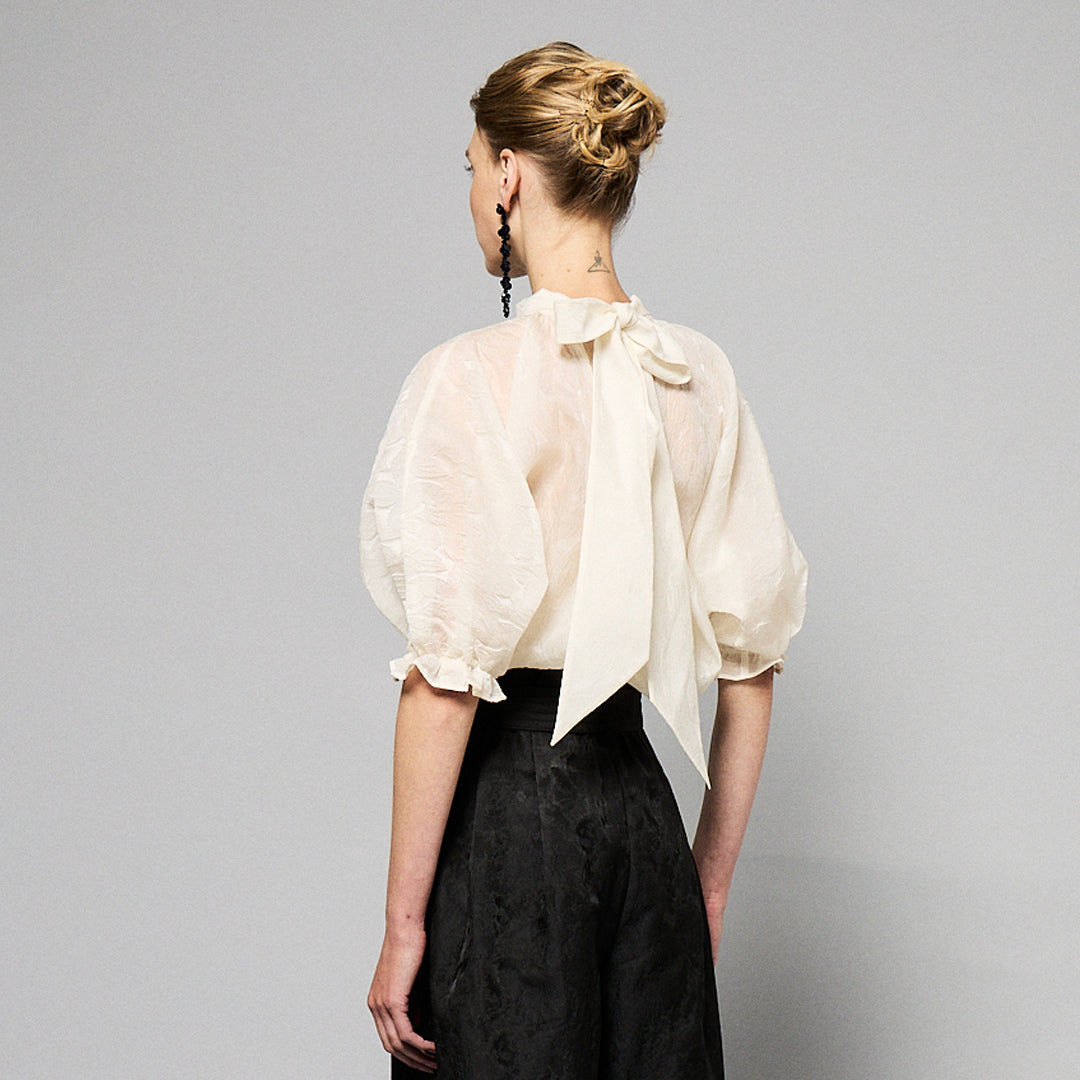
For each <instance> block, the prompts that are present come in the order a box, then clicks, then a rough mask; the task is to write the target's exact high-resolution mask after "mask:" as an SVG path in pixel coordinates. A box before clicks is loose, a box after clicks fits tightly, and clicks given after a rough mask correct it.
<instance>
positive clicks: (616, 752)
mask: <svg viewBox="0 0 1080 1080" xmlns="http://www.w3.org/2000/svg"><path fill="white" fill-rule="evenodd" d="M561 676H562V672H561V671H557V670H539V669H532V668H517V669H513V670H511V671H508V672H507V673H506V675H504V676H502V677H501V678H500V680H499V682H500V685H501V686H502V687H503V690H504V692H505V693H506V695H507V700H506V701H505V702H500V703H499V704H497V705H492V704H491V703H489V702H485V701H481V702H480V704H479V707H478V709H477V712H476V720H475V723H474V725H473V731H472V734H471V736H470V739H469V745H468V749H467V750H466V753H465V759H464V762H463V765H462V771H461V778H460V780H459V783H458V787H457V791H456V794H455V796H454V803H453V807H452V809H451V811H450V817H449V820H448V822H447V828H446V834H445V837H444V839H443V845H442V851H441V854H440V856H439V863H438V869H437V871H436V877H435V883H434V887H433V890H432V895H431V900H430V903H429V906H428V917H427V933H428V949H427V955H426V958H425V963H424V966H423V967H422V968H421V972H420V976H419V978H418V979H417V984H416V986H415V987H414V992H413V999H412V1003H411V1005H410V1014H411V1016H412V1019H413V1023H414V1026H415V1027H416V1029H417V1030H418V1031H419V1032H420V1033H421V1034H422V1035H424V1036H426V1037H428V1038H431V1039H433V1040H434V1042H435V1054H436V1061H437V1065H438V1072H437V1077H438V1080H721V1078H722V1077H723V1071H724V1068H723V1058H722V1052H721V1042H720V1017H719V1011H718V1006H717V999H716V983H715V980H714V974H713V965H712V955H711V951H710V946H709V930H708V924H707V921H706V917H705V907H704V903H703V900H702V895H701V886H700V883H699V880H698V876H697V871H696V868H695V865H694V860H693V856H692V854H691V852H690V847H689V845H688V843H687V839H686V832H685V830H684V828H683V824H682V819H681V817H680V816H679V811H678V807H677V805H676V803H675V799H674V796H673V795H672V792H671V787H670V785H669V784H668V781H667V778H666V777H665V775H664V772H663V769H662V768H661V766H660V763H659V762H658V761H657V759H656V755H655V753H654V752H653V749H652V746H651V745H650V743H649V741H648V739H647V737H646V735H645V733H644V731H643V730H642V723H641V695H640V693H639V692H638V691H636V690H634V689H633V688H632V687H630V686H629V685H627V686H624V687H623V688H622V689H621V690H619V691H618V692H617V693H616V694H614V695H612V697H611V698H609V699H608V700H607V701H606V702H605V703H604V704H603V705H602V706H600V708H599V709H597V710H596V711H595V712H593V713H591V714H590V715H589V716H588V717H586V719H585V720H583V721H582V722H581V724H580V725H579V726H578V727H577V728H575V729H574V730H573V731H571V733H570V734H568V735H566V736H564V737H563V738H562V739H561V740H560V741H559V742H558V744H556V745H555V746H550V745H549V743H550V740H551V731H552V728H553V726H554V720H555V709H556V705H557V702H558V696H559V682H560V679H561ZM391 1075H392V1077H395V1078H400V1080H405V1078H415V1077H419V1076H421V1075H423V1074H421V1073H418V1072H416V1071H414V1070H412V1069H409V1068H408V1067H406V1066H403V1065H402V1064H401V1063H400V1062H397V1061H394V1063H393V1067H392V1070H391Z"/></svg>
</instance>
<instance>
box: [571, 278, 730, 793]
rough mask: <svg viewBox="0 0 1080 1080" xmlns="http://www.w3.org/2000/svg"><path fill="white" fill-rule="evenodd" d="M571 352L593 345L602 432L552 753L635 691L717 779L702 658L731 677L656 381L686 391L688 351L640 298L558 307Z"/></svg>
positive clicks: (591, 472)
mask: <svg viewBox="0 0 1080 1080" xmlns="http://www.w3.org/2000/svg"><path fill="white" fill-rule="evenodd" d="M551 306H552V311H553V313H554V317H555V335H556V338H557V340H558V341H559V343H560V344H563V345H585V344H587V343H588V342H592V434H591V441H590V450H589V467H588V479H587V486H586V491H585V519H584V526H583V529H582V535H581V558H580V562H579V567H578V577H577V588H576V591H575V594H574V601H573V607H572V609H571V616H570V629H569V637H568V641H567V648H566V659H565V661H564V664H563V676H562V690H561V693H560V696H559V706H558V712H557V714H556V719H555V730H554V732H553V734H552V739H551V741H552V744H554V743H555V742H557V741H558V740H559V739H561V738H562V736H563V735H565V734H566V733H567V732H568V731H570V730H571V729H572V728H573V726H574V725H575V724H576V723H577V722H578V721H579V720H581V719H582V717H584V716H586V715H587V714H588V713H590V712H591V711H592V710H593V709H595V708H596V707H597V706H598V705H600V704H601V703H602V702H603V701H605V700H606V699H607V698H608V697H610V696H611V694H613V693H614V692H615V691H616V690H618V689H619V687H620V686H622V685H623V684H624V683H627V682H629V683H631V684H632V685H633V686H634V687H635V689H638V690H640V691H641V692H642V693H645V694H647V695H648V697H649V699H650V700H651V701H652V703H653V704H654V705H655V706H656V708H657V711H658V712H659V713H660V715H661V716H663V717H664V719H665V720H666V721H667V723H668V725H669V726H670V727H671V729H672V730H673V731H674V733H675V735H676V737H677V738H678V740H679V743H680V744H681V745H682V747H683V749H684V750H685V751H686V753H687V754H688V755H689V757H690V759H691V760H692V761H693V762H694V764H695V766H697V768H698V770H699V771H700V772H701V774H702V775H703V776H704V777H705V780H706V783H708V771H707V767H706V763H705V754H704V749H703V747H702V743H701V723H700V718H699V714H698V683H697V671H696V664H695V660H696V657H698V656H705V657H706V658H707V661H708V666H711V662H712V661H713V660H715V670H716V671H718V670H719V668H720V659H719V652H718V650H717V647H716V642H715V638H714V637H713V636H712V634H711V632H709V631H708V618H707V616H704V615H703V614H702V613H701V612H700V611H698V610H696V609H697V607H698V605H696V604H695V602H694V590H693V582H692V580H691V575H690V568H689V566H688V564H687V561H686V542H685V539H684V537H683V533H682V526H681V523H680V520H679V507H678V501H677V497H676V493H675V480H674V477H673V475H672V471H671V461H670V458H669V455H668V448H667V440H666V437H665V435H664V428H663V420H662V416H661V413H660V406H659V402H658V400H657V395H656V386H655V382H654V380H656V379H659V380H661V381H663V382H666V383H671V384H675V385H679V384H682V383H686V382H688V381H689V380H690V367H689V365H688V364H687V362H686V358H685V356H684V354H683V351H682V349H681V348H680V346H679V344H678V342H677V341H676V340H675V339H674V337H673V336H672V335H671V333H670V332H669V331H668V330H667V329H666V328H665V327H663V326H662V325H661V324H659V323H657V322H656V320H654V319H653V318H652V317H651V316H650V315H649V313H648V312H647V311H646V310H645V308H644V306H643V305H642V303H641V301H640V300H639V299H638V298H637V297H636V296H635V297H632V298H631V300H630V301H629V302H628V303H613V304H609V303H605V302H604V301H602V300H597V299H594V298H591V297H577V298H570V297H563V296H560V295H557V294H555V295H554V299H553V300H552V305H551Z"/></svg>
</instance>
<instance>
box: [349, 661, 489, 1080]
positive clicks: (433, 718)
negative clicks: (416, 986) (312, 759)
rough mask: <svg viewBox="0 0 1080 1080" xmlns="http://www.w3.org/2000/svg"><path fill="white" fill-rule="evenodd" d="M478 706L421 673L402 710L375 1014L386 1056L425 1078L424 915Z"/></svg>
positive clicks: (431, 1047) (429, 1047)
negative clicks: (416, 1007)
mask: <svg viewBox="0 0 1080 1080" xmlns="http://www.w3.org/2000/svg"><path fill="white" fill-rule="evenodd" d="M477 701H478V699H477V698H476V696H475V695H474V694H473V693H472V692H471V691H468V690H464V691H456V690H439V689H436V688H434V687H432V686H431V685H430V684H429V683H428V682H427V680H426V679H425V678H424V677H423V675H421V674H420V672H419V670H418V669H417V668H415V667H414V668H412V669H411V670H410V671H409V673H408V675H407V676H406V678H405V681H404V682H403V684H402V688H401V700H400V702H399V704H398V712H397V725H396V729H395V734H394V803H393V822H392V826H391V832H390V871H389V875H388V878H387V886H386V933H385V936H384V938H383V945H382V951H381V952H380V954H379V962H378V965H377V966H376V968H375V977H374V978H373V979H372V983H371V990H370V991H369V993H368V1008H369V1009H370V1010H371V1013H372V1016H373V1017H374V1018H375V1026H376V1027H377V1028H378V1029H379V1038H380V1039H381V1040H382V1044H383V1046H384V1047H385V1048H386V1050H387V1051H388V1052H389V1053H391V1054H393V1055H394V1057H396V1058H399V1059H400V1060H401V1061H403V1062H405V1064H407V1065H411V1066H412V1067H413V1068H414V1069H419V1070H421V1071H422V1072H433V1071H434V1069H435V1044H434V1043H432V1042H431V1041H429V1040H427V1039H423V1038H421V1037H420V1036H419V1035H417V1034H416V1032H415V1031H414V1030H413V1027H412V1024H411V1022H410V1020H409V1015H408V1005H409V997H410V995H411V993H412V987H413V981H414V980H415V978H416V973H417V971H418V970H419V967H420V961H421V960H422V959H423V956H424V949H425V946H426V943H427V939H426V935H425V931H424V915H425V913H426V911H427V904H428V897H429V896H430V895H431V887H432V882H433V881H434V878H435V865H436V863H437V862H438V858H439V849H440V847H441V846H442V839H443V832H444V831H445V829H446V819H447V817H448V815H449V813H450V804H451V802H452V801H453V798H454V790H455V788H456V787H457V781H458V774H459V773H460V771H461V762H462V759H463V757H464V755H465V746H466V744H467V743H468V740H469V732H470V731H471V729H472V722H473V717H474V715H475V714H476V705H477Z"/></svg>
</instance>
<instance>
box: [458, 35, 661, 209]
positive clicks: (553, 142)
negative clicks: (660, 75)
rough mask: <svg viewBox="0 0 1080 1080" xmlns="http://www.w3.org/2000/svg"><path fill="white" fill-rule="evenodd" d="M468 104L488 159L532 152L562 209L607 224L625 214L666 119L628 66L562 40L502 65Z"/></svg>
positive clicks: (554, 198) (654, 97)
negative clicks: (642, 164)
mask: <svg viewBox="0 0 1080 1080" xmlns="http://www.w3.org/2000/svg"><path fill="white" fill-rule="evenodd" d="M469 104H470V105H471V106H472V110H473V113H474V115H475V117H476V126H477V128H478V130H479V131H480V133H481V135H483V136H484V138H485V140H486V141H487V143H488V146H489V147H490V149H491V152H492V154H493V155H496V156H497V155H498V154H499V153H500V151H502V150H503V149H504V148H506V149H510V150H520V151H525V152H526V153H529V154H531V155H532V156H533V157H534V158H535V159H536V161H537V162H538V164H539V165H540V168H541V169H542V171H543V173H544V177H545V179H546V181H547V186H548V190H549V191H550V193H551V196H552V199H553V200H554V202H555V204H556V205H557V206H558V207H559V208H560V209H561V210H563V211H564V212H566V213H568V214H571V215H574V216H580V217H586V218H593V219H599V220H601V221H605V222H610V223H611V224H615V223H617V222H619V221H620V220H621V219H622V218H623V217H625V216H626V213H627V212H628V211H629V209H630V206H631V203H632V201H633V197H634V187H635V185H636V184H637V178H638V172H639V171H640V162H641V156H642V154H644V153H645V151H646V150H649V149H651V148H652V146H653V145H654V143H656V141H657V140H658V139H659V138H660V130H661V128H663V126H664V120H665V116H666V114H665V110H664V103H663V101H661V100H660V98H658V97H657V96H656V95H655V94H654V93H653V92H652V91H651V90H650V89H649V88H648V87H647V86H646V85H645V84H644V83H643V82H642V81H641V80H640V79H639V78H638V77H637V75H635V74H634V72H632V71H631V70H630V69H629V68H628V67H626V66H625V65H623V64H617V63H613V62H612V61H610V60H601V59H599V58H597V57H595V56H591V55H590V54H589V53H587V52H585V50H584V49H579V48H578V47H577V46H576V45H570V44H568V43H567V42H565V41H559V42H553V43H552V44H550V45H543V46H541V47H540V48H538V49H530V50H529V51H528V52H525V53H522V54H521V55H520V56H515V57H514V58H513V59H512V60H508V61H507V62H506V63H505V64H503V65H502V67H500V68H499V69H498V70H497V71H494V72H492V73H491V75H489V76H488V79H487V82H485V83H484V85H483V86H482V87H480V89H479V90H477V91H476V93H475V94H473V96H472V99H471V101H470V102H469Z"/></svg>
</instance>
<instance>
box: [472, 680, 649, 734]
mask: <svg viewBox="0 0 1080 1080" xmlns="http://www.w3.org/2000/svg"><path fill="white" fill-rule="evenodd" d="M499 685H500V686H501V687H502V690H503V693H504V694H506V700H505V701H499V702H490V701H481V702H480V703H479V705H478V707H477V710H476V719H477V722H480V723H484V724H490V725H491V726H492V727H497V728H504V729H506V730H509V731H540V732H544V733H546V734H549V735H550V734H551V732H553V731H554V730H555V714H556V713H557V711H558V707H559V689H560V687H561V686H562V669H561V668H511V669H510V670H509V671H507V672H506V673H505V674H504V675H500V676H499ZM643 726H644V725H643V722H642V715H641V691H640V690H635V689H634V688H633V687H632V686H631V685H630V684H629V683H627V684H626V685H624V686H621V687H620V688H619V689H618V690H616V691H615V693H614V694H612V695H611V697H609V698H608V699H607V700H606V701H605V702H603V703H602V704H600V705H598V706H597V707H596V708H595V709H593V711H592V712H591V713H589V714H588V715H587V716H585V717H583V718H582V719H581V720H580V721H578V723H576V724H575V725H574V727H573V728H572V729H571V732H570V733H571V734H581V735H589V734H600V733H602V732H609V731H641V730H642V728H643Z"/></svg>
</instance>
